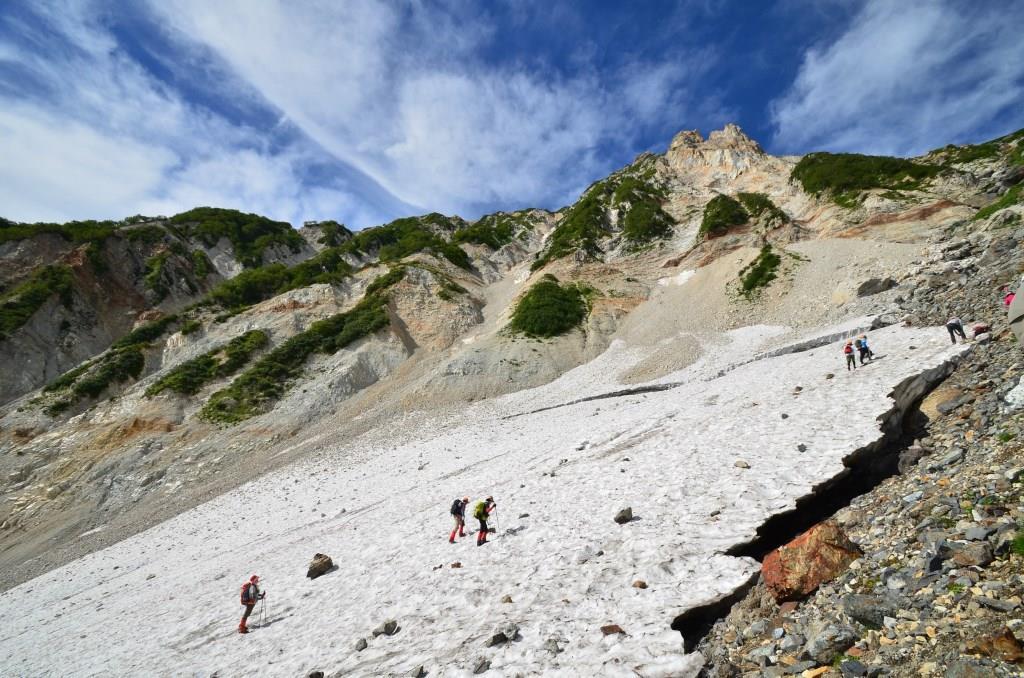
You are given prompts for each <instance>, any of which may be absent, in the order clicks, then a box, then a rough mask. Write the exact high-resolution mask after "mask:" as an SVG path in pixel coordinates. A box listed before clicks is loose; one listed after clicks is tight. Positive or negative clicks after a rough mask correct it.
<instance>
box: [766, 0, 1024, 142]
mask: <svg viewBox="0 0 1024 678" xmlns="http://www.w3.org/2000/svg"><path fill="white" fill-rule="evenodd" d="M1021 25H1024V6H1022V5H1020V4H1014V3H999V4H997V5H984V4H983V5H981V6H980V7H975V8H970V7H969V6H965V5H964V4H962V3H952V2H920V1H917V2H889V1H887V0H871V1H870V2H868V3H867V4H866V5H865V6H864V8H863V9H862V10H861V11H860V12H859V13H858V14H857V15H856V16H854V17H853V19H852V21H851V24H850V26H849V27H848V29H847V30H846V31H845V33H843V34H842V35H841V36H840V37H839V38H838V39H837V40H835V42H833V43H832V44H829V45H825V46H820V47H816V48H813V49H810V50H808V51H807V52H806V53H805V55H804V59H803V63H802V64H801V67H800V70H799V72H798V74H797V76H796V79H795V81H794V82H793V84H792V86H791V87H790V89H789V90H788V91H787V92H786V93H785V95H784V96H782V97H781V98H780V99H778V100H777V101H775V102H774V104H773V106H772V118H773V123H774V125H775V128H776V136H775V146H776V147H779V148H781V149H783V150H785V151H788V152H807V151H811V150H820V149H829V150H854V151H860V152H867V153H888V154H898V155H912V154H916V153H921V152H923V151H925V150H928V149H930V148H933V147H935V146H939V145H943V144H945V143H949V142H955V141H966V140H967V139H968V138H972V137H973V138H975V139H976V140H977V138H978V137H980V138H987V137H989V136H995V135H996V134H998V133H1000V132H1001V131H1005V130H1004V129H1003V128H1004V127H1005V125H1006V124H1007V120H1008V118H1009V117H1010V115H1011V114H1012V113H1011V111H1012V107H1017V110H1018V111H1019V107H1020V105H1021V103H1022V102H1024V40H1021V37H1020V26H1021ZM1018 115H1019V113H1018ZM1000 125H1002V126H1003V127H1000Z"/></svg>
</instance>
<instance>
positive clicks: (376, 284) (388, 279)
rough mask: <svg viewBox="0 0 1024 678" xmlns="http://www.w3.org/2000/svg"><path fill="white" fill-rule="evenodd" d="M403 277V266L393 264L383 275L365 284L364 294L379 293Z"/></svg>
mask: <svg viewBox="0 0 1024 678" xmlns="http://www.w3.org/2000/svg"><path fill="white" fill-rule="evenodd" d="M404 278H405V266H395V267H394V268H392V269H391V270H389V271H388V272H387V273H385V274H384V275H381V276H378V277H377V278H376V279H374V280H373V282H371V283H370V284H369V285H367V286H366V292H365V293H364V294H365V296H367V297H369V296H372V295H375V294H379V293H380V292H383V291H384V290H386V289H388V288H389V287H391V286H392V285H397V284H398V283H400V282H401V281H402V280H403V279H404Z"/></svg>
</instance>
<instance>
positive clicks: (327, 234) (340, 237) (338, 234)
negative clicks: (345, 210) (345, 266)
mask: <svg viewBox="0 0 1024 678" xmlns="http://www.w3.org/2000/svg"><path fill="white" fill-rule="evenodd" d="M316 225H317V226H318V227H319V228H320V237H319V238H317V242H319V243H320V244H321V245H327V246H328V247H337V246H338V245H340V244H341V243H343V242H345V241H346V240H348V239H349V238H351V237H352V231H350V230H348V229H347V228H345V225H344V224H339V223H338V222H337V221H319V222H317V224H316Z"/></svg>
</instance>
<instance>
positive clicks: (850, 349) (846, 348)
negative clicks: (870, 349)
mask: <svg viewBox="0 0 1024 678" xmlns="http://www.w3.org/2000/svg"><path fill="white" fill-rule="evenodd" d="M843 353H845V354H846V355H850V354H851V353H853V346H850V345H849V344H847V345H846V346H844V347H843Z"/></svg>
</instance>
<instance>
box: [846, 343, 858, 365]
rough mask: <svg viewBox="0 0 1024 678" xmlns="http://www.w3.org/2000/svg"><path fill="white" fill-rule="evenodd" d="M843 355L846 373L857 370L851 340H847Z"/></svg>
mask: <svg viewBox="0 0 1024 678" xmlns="http://www.w3.org/2000/svg"><path fill="white" fill-rule="evenodd" d="M843 354H844V355H846V371H847V372H849V371H850V370H855V369H857V356H856V355H855V354H854V352H853V339H847V340H846V345H845V346H843Z"/></svg>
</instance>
